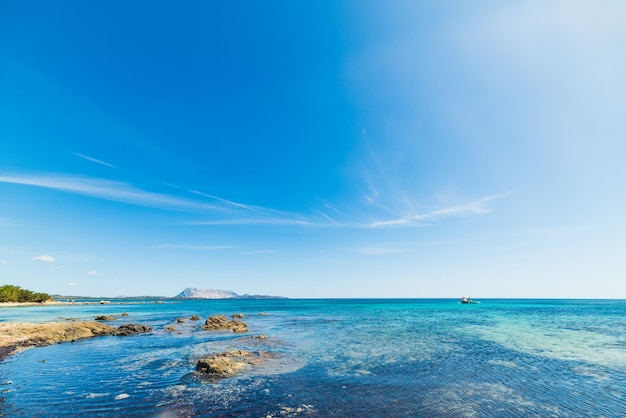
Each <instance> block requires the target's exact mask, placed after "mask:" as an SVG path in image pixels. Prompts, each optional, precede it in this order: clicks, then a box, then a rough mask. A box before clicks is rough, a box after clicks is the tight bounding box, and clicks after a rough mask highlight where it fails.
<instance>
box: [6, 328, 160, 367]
mask: <svg viewBox="0 0 626 418" xmlns="http://www.w3.org/2000/svg"><path fill="white" fill-rule="evenodd" d="M151 331H152V328H151V327H149V326H145V325H136V324H125V325H121V326H120V327H112V326H110V325H105V324H102V323H99V322H95V321H76V322H46V323H43V324H33V323H27V322H2V323H0V360H1V359H3V358H4V357H6V356H8V355H11V354H13V353H15V352H17V351H20V350H23V349H25V348H28V347H42V346H46V345H51V344H56V343H63V342H72V341H76V340H79V339H82V338H92V337H98V336H104V335H116V336H126V335H134V334H141V333H146V332H151Z"/></svg>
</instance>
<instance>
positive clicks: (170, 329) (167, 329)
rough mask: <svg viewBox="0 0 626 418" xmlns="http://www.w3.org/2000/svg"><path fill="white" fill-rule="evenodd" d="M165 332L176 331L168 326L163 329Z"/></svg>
mask: <svg viewBox="0 0 626 418" xmlns="http://www.w3.org/2000/svg"><path fill="white" fill-rule="evenodd" d="M165 330H166V331H176V328H174V327H173V326H171V325H170V326H167V327H165Z"/></svg>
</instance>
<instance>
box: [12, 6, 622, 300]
mask: <svg viewBox="0 0 626 418" xmlns="http://www.w3.org/2000/svg"><path fill="white" fill-rule="evenodd" d="M625 21H626V3H624V2H623V1H582V2H581V1H543V0H541V1H518V2H501V1H472V2H465V1H432V2H421V1H419V2H418V1H366V0H365V1H364V0H355V1H335V0H333V1H324V0H321V1H317V0H316V1H287V0H285V1H281V0H276V1H264V2H259V1H236V2H231V1H221V2H217V1H188V2H183V3H180V2H178V3H177V2H159V1H131V2H129V1H101V2H94V1H90V2H85V1H82V0H80V1H62V2H51V1H28V0H26V1H24V0H19V1H18V0H5V1H3V2H1V4H0V283H11V284H16V285H19V286H22V287H26V288H29V289H32V290H36V291H44V292H49V293H60V294H73V295H89V296H116V295H146V294H149V295H165V296H173V295H175V294H177V293H178V292H180V291H181V290H182V289H183V288H185V287H200V288H219V289H230V290H234V291H236V292H238V293H253V294H273V295H283V296H289V297H458V296H461V295H463V294H469V295H471V296H473V297H474V298H480V297H485V298H486V297H581V298H585V297H593V298H597V297H600V298H626V222H625V221H624V213H625V210H626V209H625V207H626V184H625V183H626V77H625V74H626V25H624V22H625Z"/></svg>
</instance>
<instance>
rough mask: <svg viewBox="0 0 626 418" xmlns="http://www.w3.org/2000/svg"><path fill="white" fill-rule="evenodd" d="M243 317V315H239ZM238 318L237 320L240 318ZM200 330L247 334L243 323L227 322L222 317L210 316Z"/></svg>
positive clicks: (226, 319)
mask: <svg viewBox="0 0 626 418" xmlns="http://www.w3.org/2000/svg"><path fill="white" fill-rule="evenodd" d="M233 317H235V315H233ZM241 317H243V315H241ZM241 317H238V318H241ZM202 329H204V330H207V331H220V330H231V331H232V332H248V326H247V325H246V323H245V322H243V321H240V320H238V319H232V320H230V321H229V320H228V318H226V317H225V316H224V315H213V316H210V317H209V318H208V319H207V320H206V321H205V322H204V325H202Z"/></svg>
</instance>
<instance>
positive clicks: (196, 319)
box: [189, 315, 202, 321]
mask: <svg viewBox="0 0 626 418" xmlns="http://www.w3.org/2000/svg"><path fill="white" fill-rule="evenodd" d="M189 319H191V320H192V321H199V320H200V319H202V318H200V316H199V315H192V317H191V318H189Z"/></svg>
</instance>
